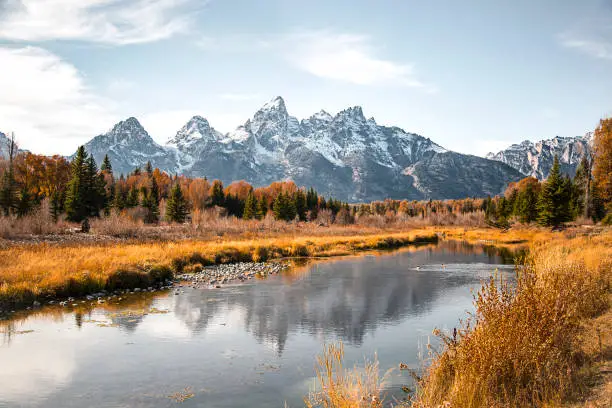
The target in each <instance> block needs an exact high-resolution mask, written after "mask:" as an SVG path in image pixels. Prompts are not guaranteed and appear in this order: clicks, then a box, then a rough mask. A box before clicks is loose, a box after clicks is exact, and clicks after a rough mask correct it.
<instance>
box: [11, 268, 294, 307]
mask: <svg viewBox="0 0 612 408" xmlns="http://www.w3.org/2000/svg"><path fill="white" fill-rule="evenodd" d="M288 268H289V265H288V264H287V263H281V262H240V263H235V264H224V265H214V266H207V267H204V268H202V270H201V271H198V272H195V273H184V274H181V275H177V276H175V277H174V280H166V281H165V282H163V283H161V284H160V285H158V286H150V287H147V288H133V289H119V290H114V291H105V290H103V291H100V292H98V293H93V294H90V295H87V296H85V297H82V298H74V297H69V298H64V299H49V300H46V301H45V300H41V301H40V302H39V301H35V302H34V303H33V304H32V305H31V306H29V307H26V308H25V310H32V309H37V308H39V307H42V306H44V305H59V306H63V307H77V306H79V305H82V304H85V303H98V304H101V303H106V302H109V301H110V302H114V301H121V300H122V299H123V298H122V296H127V295H130V294H135V293H139V292H156V291H160V290H176V293H175V294H178V293H179V292H178V289H179V288H180V287H182V286H190V287H193V288H201V289H204V288H209V289H210V288H217V289H218V288H221V285H225V284H229V283H240V282H246V281H248V280H250V279H253V278H255V277H256V276H258V275H259V276H261V277H266V276H270V275H277V274H279V273H281V272H282V271H284V270H286V269H288ZM7 313H14V310H11V309H8V310H6V309H5V310H3V309H2V308H0V317H1V316H2V315H5V314H7Z"/></svg>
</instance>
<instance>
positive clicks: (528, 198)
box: [516, 183, 538, 224]
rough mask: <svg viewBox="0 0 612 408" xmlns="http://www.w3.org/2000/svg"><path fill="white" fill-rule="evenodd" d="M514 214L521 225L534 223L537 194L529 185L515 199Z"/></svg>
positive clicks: (536, 214) (536, 213)
mask: <svg viewBox="0 0 612 408" xmlns="http://www.w3.org/2000/svg"><path fill="white" fill-rule="evenodd" d="M516 213H517V215H518V217H519V219H520V221H521V222H523V223H526V224H528V223H531V222H534V221H535V220H536V219H537V217H538V194H537V193H536V191H535V190H534V187H533V185H532V184H531V183H528V184H527V185H526V186H525V190H524V191H522V192H521V193H519V196H518V198H517V205H516Z"/></svg>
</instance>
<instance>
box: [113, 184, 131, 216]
mask: <svg viewBox="0 0 612 408" xmlns="http://www.w3.org/2000/svg"><path fill="white" fill-rule="evenodd" d="M121 186H122V184H120V183H117V184H115V193H114V194H113V196H114V197H113V202H112V204H111V206H112V207H113V208H114V209H115V210H117V211H121V210H123V209H124V208H125V202H126V200H127V194H126V192H125V190H124V189H123V188H121Z"/></svg>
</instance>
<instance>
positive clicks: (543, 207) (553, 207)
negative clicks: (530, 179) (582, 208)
mask: <svg viewBox="0 0 612 408" xmlns="http://www.w3.org/2000/svg"><path fill="white" fill-rule="evenodd" d="M538 210H539V214H538V222H539V223H540V224H541V225H544V226H548V227H557V226H559V225H561V224H563V223H564V222H566V221H569V219H570V214H569V191H568V185H567V182H566V181H565V180H564V179H563V177H561V172H560V170H559V158H558V157H557V156H555V159H554V162H553V167H552V169H551V170H550V174H549V175H548V178H547V179H546V181H545V182H544V185H543V186H542V192H541V193H540V199H539V202H538Z"/></svg>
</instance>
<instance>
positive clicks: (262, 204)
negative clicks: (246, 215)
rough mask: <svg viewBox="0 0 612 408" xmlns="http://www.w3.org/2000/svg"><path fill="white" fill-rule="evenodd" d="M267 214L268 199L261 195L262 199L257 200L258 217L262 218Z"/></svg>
mask: <svg viewBox="0 0 612 408" xmlns="http://www.w3.org/2000/svg"><path fill="white" fill-rule="evenodd" d="M267 214H268V202H267V201H266V198H265V197H261V199H260V200H258V201H257V213H256V218H257V219H258V220H262V219H264V218H266V215H267Z"/></svg>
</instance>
